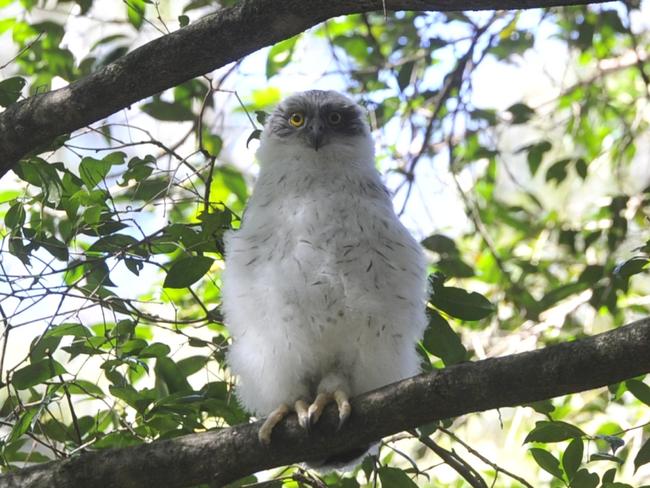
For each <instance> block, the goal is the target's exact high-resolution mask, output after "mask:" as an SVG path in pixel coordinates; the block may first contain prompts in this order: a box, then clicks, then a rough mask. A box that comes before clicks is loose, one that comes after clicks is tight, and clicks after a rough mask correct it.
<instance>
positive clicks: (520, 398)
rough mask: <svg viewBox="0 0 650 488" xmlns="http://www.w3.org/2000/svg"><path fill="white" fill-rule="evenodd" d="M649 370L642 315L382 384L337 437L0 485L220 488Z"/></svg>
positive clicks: (216, 443)
mask: <svg viewBox="0 0 650 488" xmlns="http://www.w3.org/2000/svg"><path fill="white" fill-rule="evenodd" d="M649 372H650V318H645V319H642V320H639V321H637V322H634V323H632V324H629V325H627V326H624V327H620V328H618V329H616V330H612V331H609V332H606V333H603V334H599V335H596V336H593V337H589V338H586V339H581V340H577V341H574V342H566V343H562V344H557V345H553V346H549V347H546V348H544V349H539V350H536V351H531V352H525V353H522V354H514V355H511V356H504V357H501V358H494V359H486V360H483V361H477V362H468V363H463V364H458V365H455V366H451V367H449V368H445V369H442V370H439V371H437V372H434V373H430V374H423V375H420V376H416V377H414V378H409V379H406V380H404V381H401V382H399V383H394V384H392V385H388V386H386V387H384V388H381V389H378V390H375V391H373V392H370V393H367V394H365V395H362V396H360V397H358V398H355V399H354V400H353V402H352V408H353V414H352V416H351V417H350V420H349V423H348V424H347V425H346V426H345V428H343V429H341V431H340V432H338V433H336V426H337V423H338V416H337V413H336V411H335V408H334V407H333V406H332V407H331V408H328V409H327V410H326V412H325V413H324V414H323V417H322V419H321V420H320V422H319V424H318V425H316V426H315V427H314V429H313V431H312V434H311V435H310V436H307V435H306V434H305V432H304V431H303V430H302V429H301V428H300V427H299V426H298V422H297V421H296V418H295V416H292V417H290V418H289V419H288V420H287V421H284V422H282V423H281V424H280V425H279V426H278V427H276V429H275V430H274V431H273V442H272V444H271V447H270V448H267V447H264V446H262V445H261V444H260V443H259V441H258V440H257V429H258V428H259V424H257V423H256V424H248V425H240V426H236V427H232V428H229V429H224V430H219V431H217V430H215V431H210V432H205V433H201V434H192V435H187V436H183V437H179V438H176V439H170V440H161V441H155V442H152V443H150V444H143V445H139V446H136V447H128V448H123V449H110V450H105V451H97V452H92V453H88V454H83V455H80V456H76V457H72V458H69V459H66V460H63V461H56V462H51V463H47V464H42V465H38V466H33V467H30V468H26V469H24V470H22V471H18V472H15V473H9V474H6V475H4V476H2V477H0V487H1V488H18V487H30V488H73V487H79V486H93V487H95V488H102V487H105V488H110V487H120V488H140V487H143V486H156V487H158V488H172V487H184V486H194V485H197V484H199V483H211V484H212V485H213V486H222V485H224V484H226V483H228V482H230V481H233V480H236V479H238V478H241V477H243V476H246V475H247V474H250V473H254V472H256V471H259V470H262V469H268V468H272V467H275V466H283V465H287V464H290V463H294V462H299V461H306V460H314V459H319V458H323V457H325V455H326V454H333V453H336V452H341V451H345V450H349V449H350V447H352V446H358V445H364V444H368V443H370V442H372V441H375V440H377V439H380V438H381V437H384V436H386V435H389V434H393V433H396V432H400V431H402V430H405V429H412V428H414V427H416V426H418V425H422V424H425V423H428V422H432V421H434V420H439V419H444V418H449V417H457V416H459V415H463V414H466V413H470V412H478V411H482V410H488V409H493V408H499V407H508V406H514V405H522V404H526V403H530V402H534V401H539V400H544V399H547V398H552V397H555V396H559V395H565V394H568V393H575V392H578V391H584V390H590V389H594V388H598V387H601V386H605V385H609V384H612V383H616V382H619V381H622V380H625V379H627V378H632V377H634V376H638V375H640V374H644V373H649Z"/></svg>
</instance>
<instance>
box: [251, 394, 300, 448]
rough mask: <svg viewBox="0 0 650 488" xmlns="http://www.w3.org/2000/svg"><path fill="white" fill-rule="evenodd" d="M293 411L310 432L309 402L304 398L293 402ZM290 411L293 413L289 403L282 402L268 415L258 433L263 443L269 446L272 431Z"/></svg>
mask: <svg viewBox="0 0 650 488" xmlns="http://www.w3.org/2000/svg"><path fill="white" fill-rule="evenodd" d="M293 411H294V412H296V415H297V416H298V423H299V424H300V426H301V427H302V428H303V429H305V430H306V431H308V432H309V429H310V427H311V424H310V421H309V413H308V408H307V402H305V401H304V400H297V401H296V403H294V404H293ZM289 413H291V408H290V407H289V405H287V404H286V403H282V404H281V405H280V406H279V407H278V408H276V409H275V410H273V411H272V412H271V413H270V414H269V415H268V417H266V420H265V421H264V423H263V424H262V427H260V430H259V432H258V433H257V438H258V439H259V441H260V442H261V443H262V444H264V445H267V446H268V445H269V444H271V433H272V432H273V428H274V427H275V426H276V425H278V424H279V423H280V421H281V420H282V419H283V418H285V417H286V416H287V415H289Z"/></svg>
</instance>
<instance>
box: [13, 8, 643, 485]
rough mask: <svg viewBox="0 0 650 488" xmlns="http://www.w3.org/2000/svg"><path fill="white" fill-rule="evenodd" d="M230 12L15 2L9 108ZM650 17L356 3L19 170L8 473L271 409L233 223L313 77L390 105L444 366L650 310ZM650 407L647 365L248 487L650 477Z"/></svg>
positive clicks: (400, 189) (319, 84)
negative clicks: (243, 312) (234, 321)
mask: <svg viewBox="0 0 650 488" xmlns="http://www.w3.org/2000/svg"><path fill="white" fill-rule="evenodd" d="M235 3H237V2H236V0H231V1H223V2H220V4H221V7H228V6H230V5H232V4H235ZM215 8H217V6H216V5H215V4H214V2H208V1H205V0H193V1H189V2H169V1H166V0H161V1H159V2H155V1H149V0H124V1H121V2H120V1H118V0H75V1H64V0H59V1H54V0H47V1H44V0H0V46H1V49H0V105H1V106H3V107H7V106H9V105H11V104H12V103H15V102H16V101H18V100H21V99H23V98H26V97H29V96H31V95H34V94H36V93H41V92H44V91H48V90H51V89H55V88H58V87H61V86H65V85H66V84H67V83H70V82H73V81H75V80H78V79H80V78H83V77H84V76H87V75H88V74H89V73H92V72H94V71H96V70H97V69H99V68H101V67H102V66H105V65H106V64H108V63H110V62H111V61H113V60H115V59H117V58H119V57H120V56H123V55H124V54H126V53H128V52H129V51H130V50H132V49H135V48H136V47H137V46H138V45H141V44H143V43H145V42H147V41H149V40H151V39H153V38H155V37H158V36H160V35H164V34H166V33H168V32H171V31H173V30H176V29H178V28H181V27H182V26H184V25H187V24H188V23H191V22H193V21H195V20H196V19H198V18H200V17H201V16H202V15H205V14H206V13H209V12H211V11H213V10H214V9H215ZM649 19H650V6H649V5H648V4H647V3H645V2H643V3H637V2H634V1H630V2H624V3H623V2H619V3H611V4H605V5H600V6H590V7H570V8H557V9H549V10H531V11H526V12H517V11H512V12H509V11H498V12H482V13H460V12H457V13H446V14H443V13H413V12H410V13H404V12H398V13H388V14H387V15H386V16H384V15H382V14H381V13H377V14H369V15H353V16H348V17H341V18H336V19H332V20H329V21H327V22H325V23H324V24H321V25H320V26H318V27H316V28H314V29H311V30H309V31H307V32H306V33H303V34H301V35H299V36H296V37H294V38H291V39H287V40H285V41H282V42H279V43H278V44H276V45H274V46H272V47H271V48H267V49H263V50H262V51H260V52H258V53H255V54H253V55H251V56H249V57H248V58H247V59H244V60H241V61H239V62H237V63H234V64H232V65H230V66H227V67H224V68H223V69H220V70H218V71H216V72H214V73H210V74H207V75H206V76H203V77H199V78H196V79H193V80H191V81H188V82H186V83H183V84H182V85H179V86H177V87H175V88H173V89H170V90H167V91H165V92H163V93H160V94H158V95H156V96H153V97H151V98H149V99H146V100H143V101H142V102H141V103H140V104H138V106H133V107H130V108H129V109H127V110H123V111H121V112H119V113H117V114H114V115H113V116H111V117H109V118H108V119H106V120H104V121H102V122H100V123H97V124H94V125H92V126H89V127H87V128H86V129H84V130H81V131H79V132H78V133H75V134H71V135H68V136H65V137H61V138H59V139H58V140H56V141H52V146H51V148H50V150H49V151H47V152H44V153H42V154H38V155H37V154H34V155H31V156H29V157H26V158H25V159H23V160H22V161H21V162H20V164H19V165H18V166H16V168H15V169H14V172H13V174H8V175H7V176H6V177H5V178H4V179H3V180H2V181H1V182H0V216H1V217H2V219H3V221H4V227H2V228H1V230H0V237H1V238H2V247H1V248H0V300H1V304H0V315H1V317H2V321H3V329H2V350H1V352H2V356H1V358H0V369H1V374H2V376H1V381H2V383H1V386H2V388H1V389H0V426H1V428H0V465H1V466H2V470H4V471H7V470H12V469H17V468H20V467H21V466H25V465H28V464H31V463H39V462H44V461H47V460H52V459H61V458H64V457H67V456H70V455H74V454H75V453H78V452H81V451H85V450H95V449H104V448H108V447H121V446H127V445H132V444H137V443H141V442H147V441H151V440H154V439H161V438H170V437H174V436H179V435H182V434H186V433H190V432H199V431H203V430H206V429H211V428H223V427H227V426H229V425H234V424H237V423H241V422H245V421H247V419H248V415H247V413H246V412H244V411H242V409H241V408H240V407H239V406H238V405H237V403H236V400H235V397H234V390H233V378H231V377H230V376H229V374H228V371H227V365H226V364H224V352H225V350H226V348H227V347H228V343H229V334H228V330H227V328H226V327H225V326H224V324H223V323H222V317H221V314H220V311H219V285H220V270H221V269H222V235H223V232H224V231H225V230H226V229H229V228H231V227H234V228H236V227H237V226H238V224H239V218H240V216H241V213H242V211H243V209H244V206H245V203H246V200H247V198H248V195H249V192H250V188H251V184H252V182H253V181H254V179H255V174H256V172H257V168H256V166H255V164H254V149H255V147H256V145H257V141H256V139H257V138H258V137H259V132H260V129H261V126H262V124H263V120H264V117H265V113H266V112H268V111H269V110H270V109H271V108H272V107H273V105H274V104H275V103H276V102H277V101H278V100H279V99H280V98H281V97H282V96H284V95H287V94H289V93H291V92H292V91H296V90H302V89H309V88H321V89H322V88H326V89H328V88H332V89H338V90H341V91H345V92H347V93H349V94H350V95H351V96H352V97H354V98H355V99H356V100H357V101H359V103H361V104H363V105H364V106H365V107H366V108H367V109H368V115H369V120H370V123H371V126H372V129H373V132H374V134H375V137H376V139H377V154H378V168H379V169H380V171H381V172H382V173H383V174H384V175H385V181H386V183H387V185H388V187H389V188H390V189H391V191H392V192H393V193H394V195H395V199H394V201H395V207H396V209H397V211H398V212H399V213H400V216H401V217H402V218H403V221H404V222H405V223H406V225H407V226H408V227H409V228H410V229H411V230H412V232H413V233H414V234H415V235H416V236H417V237H418V238H419V239H420V240H421V241H422V245H423V246H424V247H425V248H426V249H427V253H428V257H429V259H430V264H431V273H432V274H431V279H430V281H431V290H432V294H431V303H430V305H429V310H430V317H431V322H430V326H429V328H428V330H427V332H426V334H425V336H424V338H423V341H422V343H421V344H419V346H418V348H419V351H420V353H421V356H422V364H423V368H424V369H425V370H430V369H434V368H441V367H444V366H445V365H450V364H454V363H457V362H460V361H465V360H476V359H482V358H485V357H491V356H498V355H504V354H510V353H515V352H520V351H523V350H530V349H533V348H536V347H542V346H544V345H546V344H552V343H556V342H561V341H569V340H573V339H576V338H580V337H583V336H585V335H590V334H594V333H598V332H602V331H606V330H608V329H611V328H615V327H618V326H620V325H622V324H625V323H627V322H630V321H632V320H634V319H635V318H639V317H645V316H648V309H649V307H650V298H649V293H648V292H649V290H650V281H649V280H648V276H647V273H646V271H647V268H648V260H649V258H650V240H649V239H650V232H648V218H649V216H650V138H649V133H648V124H649V122H650V108H649V106H648V101H649V96H650V92H649V86H650V78H649V77H650V65H649V62H648V56H649V53H650V20H649ZM170 69H173V67H170ZM278 279H282V278H281V277H278ZM549 381H561V378H549ZM648 405H650V387H649V386H648V382H647V379H646V380H644V378H636V379H632V380H630V381H627V382H625V383H622V384H616V385H611V386H610V387H609V388H608V389H599V390H595V391H590V392H585V393H583V394H576V395H570V396H566V397H561V398H556V399H554V400H551V401H545V402H540V403H538V404H533V405H527V406H522V407H517V408H512V409H503V410H501V411H498V412H495V411H492V412H486V413H482V414H473V415H467V416H464V417H462V418H457V419H449V420H448V421H445V422H441V423H436V424H432V425H428V426H423V427H422V428H421V429H419V431H417V432H415V431H413V432H410V433H403V434H399V435H396V436H393V437H392V438H389V439H385V440H384V442H383V443H382V447H381V451H380V456H379V458H378V459H376V460H373V459H367V460H366V461H365V462H364V463H363V464H362V465H361V466H360V467H359V468H358V469H357V470H356V471H355V472H354V473H347V474H343V475H337V474H331V475H328V476H326V477H325V478H322V479H321V478H319V477H318V476H316V475H314V474H312V473H307V472H304V471H302V470H301V469H300V468H299V467H289V468H287V469H284V470H275V471H272V472H267V473H261V474H258V475H257V477H255V476H251V477H248V478H247V479H245V480H242V481H241V482H240V483H237V484H235V485H233V486H262V485H263V486H265V487H267V486H292V487H294V486H311V487H321V486H335V487H345V488H353V487H357V486H377V485H380V486H384V487H401V486H407V487H408V486H431V487H439V486H449V487H463V486H486V487H487V486H491V487H521V486H527V487H559V486H571V487H576V488H583V487H594V488H595V487H603V488H604V487H627V486H630V487H639V486H642V485H650V465H649V464H648V463H649V461H650V442H649V441H648V438H649V437H650V411H649V409H648ZM434 453H436V454H434ZM439 455H442V459H443V461H441V458H440V457H438V456H439ZM269 480H275V481H269ZM470 480H471V481H470Z"/></svg>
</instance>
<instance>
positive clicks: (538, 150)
mask: <svg viewBox="0 0 650 488" xmlns="http://www.w3.org/2000/svg"><path fill="white" fill-rule="evenodd" d="M551 148H552V146H551V143H550V142H548V141H542V142H538V143H537V144H531V145H530V146H526V149H527V151H528V156H527V160H528V169H530V174H532V175H535V173H537V170H538V169H539V166H540V164H542V159H543V158H544V154H545V153H547V152H548V151H550V150H551Z"/></svg>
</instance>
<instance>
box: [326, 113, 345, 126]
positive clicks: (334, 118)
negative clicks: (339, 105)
mask: <svg viewBox="0 0 650 488" xmlns="http://www.w3.org/2000/svg"><path fill="white" fill-rule="evenodd" d="M327 120H328V121H329V123H330V124H332V125H336V124H340V123H341V121H342V120H343V117H342V116H341V114H340V113H339V112H330V113H329V115H328V116H327Z"/></svg>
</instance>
